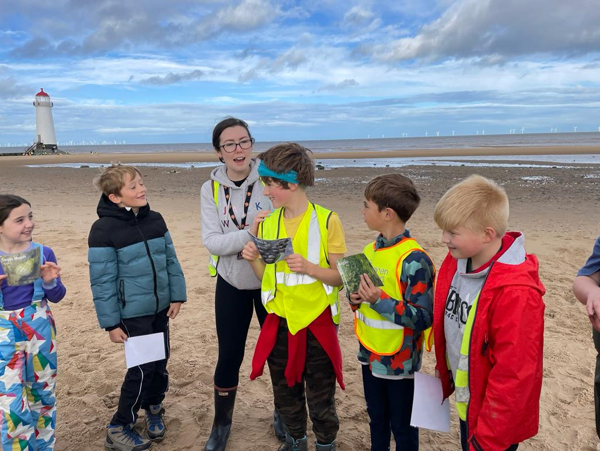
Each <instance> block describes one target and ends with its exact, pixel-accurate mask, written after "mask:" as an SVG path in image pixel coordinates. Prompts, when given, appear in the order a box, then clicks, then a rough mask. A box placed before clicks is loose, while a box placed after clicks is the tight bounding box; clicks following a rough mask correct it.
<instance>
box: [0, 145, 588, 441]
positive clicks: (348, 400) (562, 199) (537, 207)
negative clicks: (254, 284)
mask: <svg viewBox="0 0 600 451" xmlns="http://www.w3.org/2000/svg"><path fill="white" fill-rule="evenodd" d="M505 152H506V153H505ZM509 152H512V153H509ZM553 152H558V153H561V154H564V153H567V154H571V153H573V154H574V153H582V152H586V153H593V154H600V148H571V149H564V148H563V149H562V151H560V149H558V148H543V149H541V148H518V149H515V148H510V149H495V148H486V149H468V150H460V151H447V150H445V151H443V152H442V151H440V150H429V151H423V152H415V153H407V152H405V151H401V152H400V151H398V152H373V153H368V154H367V153H359V154H356V155H355V154H353V153H352V152H350V153H344V154H333V153H327V154H321V155H316V156H315V157H316V158H325V157H327V158H342V157H347V158H361V157H362V158H372V157H374V156H377V157H385V156H388V157H394V158H395V157H400V156H407V157H408V156H410V157H415V156H421V157H422V156H439V155H443V156H458V155H465V154H466V155H474V156H475V155H494V154H496V155H514V154H518V155H524V154H534V155H535V154H537V155H547V154H551V153H553ZM113 160H119V161H122V162H136V163H140V162H147V163H166V162H174V163H177V162H194V161H198V162H202V161H216V158H215V156H214V155H212V154H206V153H197V152H195V153H192V152H190V153H177V154H160V155H148V154H136V155H125V154H104V155H97V154H95V155H90V154H73V155H67V156H40V157H3V158H0V180H1V182H2V191H3V192H13V193H15V194H19V195H21V196H23V197H25V198H27V199H28V200H29V201H31V202H32V204H33V210H34V214H35V217H36V220H37V224H38V225H37V228H36V238H35V239H36V241H38V242H41V243H44V244H46V245H48V246H50V247H52V248H53V249H54V251H55V253H56V255H57V257H58V260H59V264H60V265H61V267H62V268H63V274H64V277H63V279H64V283H65V285H66V287H67V290H68V291H67V296H66V298H65V299H64V300H63V301H62V302H61V303H60V304H58V305H54V306H53V310H54V312H55V316H56V321H57V327H58V358H59V376H58V383H57V397H58V402H59V404H58V426H57V446H56V449H57V450H59V451H66V450H73V451H75V450H77V451H80V450H84V449H85V450H100V449H103V448H102V447H103V441H104V435H105V427H106V424H107V422H108V421H109V419H110V417H111V415H112V413H113V411H114V409H115V407H116V403H117V400H118V396H119V388H120V384H121V382H122V378H123V375H124V373H125V361H124V355H123V349H122V346H120V345H116V344H113V343H111V342H110V340H109V339H108V334H107V333H106V332H104V331H103V330H101V329H100V328H99V327H98V324H97V321H96V315H95V312H94V308H93V304H92V299H91V292H90V287H89V278H88V265H87V235H88V232H89V229H90V226H91V224H92V223H93V222H94V220H95V219H96V214H95V210H96V204H97V201H98V197H99V195H98V193H97V192H96V191H95V190H94V188H93V186H92V183H91V181H92V178H93V177H94V176H95V175H96V174H97V173H98V169H94V168H27V167H25V166H24V165H27V164H49V163H108V162H110V161H113ZM506 160H510V157H507V158H506ZM141 170H142V173H143V174H144V177H145V182H146V185H147V187H148V190H149V200H150V205H151V206H152V208H153V209H155V210H157V211H159V212H161V213H162V215H163V216H164V217H165V219H166V221H167V224H168V226H169V228H170V230H171V234H172V235H173V239H174V242H175V247H176V249H177V252H178V256H179V259H180V261H181V263H182V266H183V269H184V272H185V275H186V280H187V284H188V297H189V302H188V303H187V304H186V305H185V306H184V308H183V309H182V312H181V314H180V316H179V317H178V318H177V319H176V320H175V321H173V322H172V326H171V329H172V330H171V333H172V338H171V340H172V341H171V352H172V356H171V360H170V363H169V371H170V374H171V387H170V391H169V393H168V394H167V398H166V400H165V406H166V411H167V416H166V419H167V426H168V433H167V438H166V439H165V441H164V442H162V443H160V444H157V445H155V446H154V447H153V449H156V450H165V451H167V450H168V451H172V450H198V449H202V447H203V446H204V443H205V441H206V439H207V438H208V435H209V433H210V427H211V424H212V411H213V404H212V396H213V389H212V374H213V370H214V365H215V362H216V357H217V341H216V332H215V324H214V299H213V292H214V280H213V279H211V278H210V277H209V276H208V272H207V269H206V263H207V261H208V254H207V252H206V250H205V249H204V247H203V246H202V243H201V231H200V203H199V202H200V201H199V193H200V186H201V185H202V183H203V182H204V181H205V180H207V179H208V177H209V174H210V170H211V169H210V168H191V169H178V170H177V171H176V172H170V171H169V168H165V167H143V168H142V169H141ZM392 171H401V172H402V173H403V174H405V175H407V176H409V177H411V178H412V179H413V180H414V181H415V183H416V185H417V188H418V189H419V191H420V193H421V196H422V204H421V207H420V208H419V210H418V211H417V213H416V214H415V216H414V217H413V219H411V221H409V224H408V226H409V228H410V230H411V233H412V234H413V236H415V237H416V238H417V240H419V242H420V243H421V244H422V245H423V246H424V247H425V248H426V249H427V250H428V252H429V253H430V255H431V256H432V258H433V259H434V262H435V263H436V265H439V264H440V263H441V261H442V259H443V257H444V255H445V252H446V251H445V248H444V246H443V245H442V243H441V241H440V235H441V234H440V231H439V230H438V229H437V227H436V225H435V223H434V222H433V219H432V212H433V207H434V206H435V203H436V202H437V200H438V199H439V198H440V197H441V195H442V194H443V192H444V191H445V190H446V189H448V188H449V187H450V186H452V185H453V184H454V183H456V182H458V181H459V180H461V179H462V178H464V177H466V176H468V175H470V174H472V173H479V174H481V175H484V176H486V177H490V178H493V179H494V180H496V181H498V182H499V183H501V184H502V185H503V186H504V187H505V188H506V190H507V192H508V195H509V198H510V201H511V219H510V226H511V229H513V230H521V231H523V232H524V233H525V237H526V245H527V249H528V251H529V252H532V253H536V254H537V255H538V258H539V260H540V265H541V270H540V272H541V277H542V281H543V283H544V284H545V286H546V289H547V294H546V296H545V303H546V324H545V356H544V361H545V362H544V364H545V369H544V387H543V391H542V401H541V420H540V432H539V434H538V435H537V437H535V438H534V439H531V440H529V441H527V442H526V443H524V444H523V445H522V446H520V447H519V449H523V450H536V451H537V450H555V451H559V450H560V451H563V450H572V449H573V450H574V449H578V450H597V449H600V447H599V446H598V439H597V437H596V434H595V429H594V409H593V368H594V359H595V352H594V349H593V344H592V340H591V329H590V326H589V323H588V320H587V317H586V315H585V313H584V308H583V306H582V305H580V304H579V303H578V302H577V301H576V300H575V298H574V297H573V295H572V294H571V283H572V280H573V277H574V275H575V273H576V271H577V269H578V267H579V266H581V265H582V264H583V262H584V261H585V259H586V257H587V256H588V254H589V252H590V251H591V249H592V245H593V243H594V240H595V238H596V237H597V235H598V234H599V233H600V227H599V225H598V219H599V216H598V213H597V211H598V205H599V202H600V194H599V191H598V183H597V182H598V179H600V165H598V166H591V165H581V166H578V167H573V168H569V169H566V168H561V167H560V166H556V165H549V166H547V167H543V168H525V167H514V168H494V167H482V168H470V167H460V166H459V167H441V166H433V167H432V166H427V167H425V166H411V167H406V168H401V169H391V168H387V169H384V168H338V169H332V170H320V171H317V173H316V176H317V179H318V181H317V186H316V187H314V188H311V189H310V190H309V197H310V198H311V200H313V201H315V202H317V203H320V204H322V205H323V206H325V207H327V208H329V209H332V210H334V211H336V212H338V213H339V215H340V218H341V220H342V223H343V225H344V228H345V232H346V240H347V244H348V254H352V253H357V252H360V251H361V250H362V248H363V247H364V245H365V244H366V243H367V242H369V241H370V240H373V239H374V234H373V233H372V232H371V231H369V230H368V228H367V227H366V225H365V224H364V221H363V219H362V215H361V213H360V207H361V204H362V200H363V197H362V193H363V189H364V187H365V184H366V183H367V181H368V180H370V179H371V178H372V177H374V176H376V175H379V174H383V173H387V172H392ZM257 336H258V325H257V322H256V321H253V323H252V327H251V330H250V333H249V336H248V342H247V354H246V359H245V361H244V364H243V366H242V369H241V379H240V388H239V392H238V402H237V404H236V408H235V413H234V424H233V428H232V432H231V438H230V441H229V446H228V448H227V449H228V451H242V450H246V451H259V450H269V449H272V450H275V449H277V447H278V442H277V441H276V439H275V438H274V436H273V434H272V430H271V428H270V424H271V421H272V417H271V413H272V390H271V387H270V381H269V378H268V375H267V374H265V375H264V376H263V377H261V378H259V379H258V380H256V381H250V380H249V378H248V375H249V374H250V358H251V355H252V351H253V349H254V345H255V343H256V338H257ZM340 343H341V346H342V352H343V358H344V373H345V379H346V386H347V389H346V390H345V391H341V390H339V389H338V394H337V405H338V414H339V416H340V422H341V429H340V433H339V436H338V442H339V445H340V446H339V449H340V450H356V451H358V450H361V451H363V450H367V449H368V448H369V445H368V444H369V432H368V431H369V426H368V417H367V414H366V409H365V403H364V398H363V395H362V382H361V376H360V367H359V363H358V362H357V361H356V357H355V355H356V350H357V344H356V339H355V337H354V332H353V329H352V315H351V312H350V309H349V308H348V309H343V316H342V324H341V327H340ZM433 361H434V358H433V355H432V354H429V355H426V356H425V357H424V367H423V371H424V372H427V373H429V374H432V373H433ZM452 416H453V427H452V431H451V433H449V434H442V433H434V432H431V431H427V430H422V431H421V434H420V438H421V449H422V450H425V451H427V450H458V449H459V448H460V446H459V433H458V427H457V420H456V414H455V412H454V411H453V412H452ZM309 440H310V441H311V442H312V441H313V440H314V437H313V436H312V434H309ZM313 446H314V445H312V444H311V445H310V447H311V449H312V447H313Z"/></svg>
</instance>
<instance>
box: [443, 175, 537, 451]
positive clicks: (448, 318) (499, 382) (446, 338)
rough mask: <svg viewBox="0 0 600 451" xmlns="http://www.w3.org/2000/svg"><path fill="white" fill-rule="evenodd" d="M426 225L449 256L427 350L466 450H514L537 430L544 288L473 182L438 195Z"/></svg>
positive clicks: (490, 188)
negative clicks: (436, 230)
mask: <svg viewBox="0 0 600 451" xmlns="http://www.w3.org/2000/svg"><path fill="white" fill-rule="evenodd" d="M434 219H435V222H436V223H437V225H438V226H439V227H440V228H441V229H442V231H443V233H442V241H443V242H444V244H445V245H447V246H448V250H449V253H448V255H447V256H446V259H445V260H444V262H443V263H442V266H441V267H440V270H439V273H438V279H437V287H436V292H435V301H434V319H433V324H434V342H435V348H436V350H435V356H436V360H437V366H436V368H437V370H438V371H439V376H440V378H441V380H442V387H443V392H444V399H446V398H447V397H449V396H450V395H451V394H452V392H455V393H456V394H455V396H456V408H457V410H458V414H459V417H460V432H461V444H462V449H463V450H464V451H473V450H475V451H481V450H485V451H504V450H510V451H513V450H516V449H517V447H518V444H519V443H520V442H522V441H524V440H526V439H528V438H530V437H533V436H534V435H536V434H537V432H538V425H539V400H540V392H541V389H542V362H543V335H544V302H543V300H542V296H543V295H544V292H545V289H544V286H543V285H542V283H541V282H540V279H539V276H538V261H537V258H536V257H535V256H534V255H531V254H527V253H526V252H525V247H524V237H523V234H522V233H520V232H506V230H507V226H508V198H507V196H506V192H505V191H504V189H503V188H501V187H499V186H498V185H496V183H494V182H493V181H492V180H489V179H486V178H484V177H481V176H477V175H473V176H471V177H469V178H467V179H465V180H463V181H462V182H460V183H458V184H457V185H455V186H453V187H452V188H450V190H448V191H447V192H446V194H444V196H443V197H442V198H441V199H440V201H439V202H438V204H437V205H436V207H435V211H434Z"/></svg>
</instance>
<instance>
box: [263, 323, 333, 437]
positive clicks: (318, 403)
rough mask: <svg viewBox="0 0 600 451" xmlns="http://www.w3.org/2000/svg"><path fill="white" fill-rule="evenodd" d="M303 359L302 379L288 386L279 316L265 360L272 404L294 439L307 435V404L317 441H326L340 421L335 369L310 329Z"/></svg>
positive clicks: (284, 325)
mask: <svg viewBox="0 0 600 451" xmlns="http://www.w3.org/2000/svg"><path fill="white" fill-rule="evenodd" d="M306 335H307V337H306V363H305V366H304V375H303V378H302V381H301V382H299V383H297V384H295V385H294V386H293V387H288V384H287V379H286V377H285V368H286V366H287V361H288V328H287V321H286V320H285V319H284V318H281V321H280V323H279V329H278V330H277V341H276V342H275V347H274V348H273V351H271V354H270V355H269V358H268V360H267V362H268V364H269V372H270V373H271V382H272V383H273V394H274V395H275V408H276V409H277V411H278V412H279V415H280V416H281V419H282V420H283V424H285V429H286V431H287V432H288V434H289V435H290V436H292V437H293V438H294V439H300V438H303V437H304V436H305V435H306V423H307V415H306V405H307V404H308V412H309V415H310V419H311V421H312V425H313V432H314V433H315V437H316V438H317V442H318V443H320V444H322V445H326V444H329V443H331V442H333V441H334V440H335V438H336V436H337V433H338V430H339V427H340V422H339V419H338V416H337V412H336V409H335V384H336V378H335V371H334V369H333V365H332V363H331V360H330V359H329V356H328V355H327V353H326V352H325V350H324V349H323V347H322V346H321V344H320V343H319V342H318V340H317V339H316V338H315V336H314V335H313V334H312V333H311V332H310V330H309V331H307V333H306Z"/></svg>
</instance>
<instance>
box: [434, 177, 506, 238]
mask: <svg viewBox="0 0 600 451" xmlns="http://www.w3.org/2000/svg"><path fill="white" fill-rule="evenodd" d="M433 219H434V220H435V222H436V223H437V225H438V227H439V228H440V229H442V230H453V229H456V228H457V227H465V228H467V229H469V230H471V231H473V232H480V231H482V230H483V229H485V228H486V227H492V228H493V229H494V230H495V231H496V233H497V234H498V236H500V237H502V236H504V234H505V233H506V231H507V229H508V196H507V195H506V191H504V188H502V187H501V186H499V185H497V184H496V183H495V182H494V181H493V180H490V179H487V178H485V177H482V176H480V175H472V176H470V177H467V178H466V179H464V180H463V181H462V182H460V183H457V184H456V185H454V186H453V187H452V188H450V189H449V190H448V191H446V194H444V195H443V196H442V198H441V199H440V201H439V202H438V203H437V205H436V206H435V210H434V211H433Z"/></svg>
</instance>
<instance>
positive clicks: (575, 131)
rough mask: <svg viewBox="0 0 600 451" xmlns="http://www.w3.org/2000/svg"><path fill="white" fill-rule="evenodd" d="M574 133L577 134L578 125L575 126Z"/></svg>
mask: <svg viewBox="0 0 600 451" xmlns="http://www.w3.org/2000/svg"><path fill="white" fill-rule="evenodd" d="M573 133H577V125H574V126H573Z"/></svg>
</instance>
